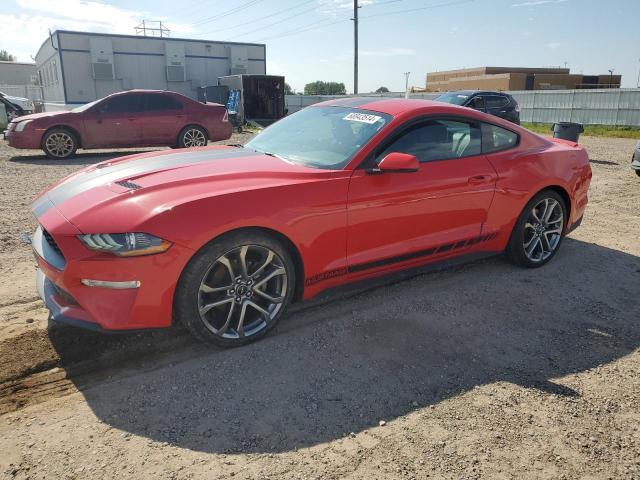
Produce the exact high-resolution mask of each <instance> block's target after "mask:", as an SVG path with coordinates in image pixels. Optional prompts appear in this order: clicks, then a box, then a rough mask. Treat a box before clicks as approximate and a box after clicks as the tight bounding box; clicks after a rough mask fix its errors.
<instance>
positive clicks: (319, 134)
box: [245, 107, 391, 169]
mask: <svg viewBox="0 0 640 480" xmlns="http://www.w3.org/2000/svg"><path fill="white" fill-rule="evenodd" d="M390 120H391V116H390V115H387V114H384V113H380V112H371V111H368V110H359V109H355V108H345V107H309V108H305V109H303V110H300V111H299V112H296V113H294V114H292V115H289V116H288V117H285V118H283V119H282V120H280V121H278V122H277V123H274V124H273V125H272V126H270V127H269V128H267V129H266V130H264V131H263V132H262V133H260V134H259V135H257V136H256V137H255V138H254V139H252V140H251V141H250V142H249V143H247V144H246V145H245V147H247V148H251V149H253V150H256V151H258V152H262V153H269V154H273V155H277V156H278V157H281V158H283V159H284V160H288V161H290V162H293V163H300V164H303V165H306V166H309V167H316V168H325V169H339V168H342V167H344V166H345V165H346V164H347V163H348V162H349V160H351V157H353V155H354V154H355V153H356V152H357V151H358V150H360V149H361V148H362V147H363V146H364V144H366V143H367V142H368V141H369V139H371V137H373V136H374V135H375V134H376V133H377V132H379V131H380V129H381V128H382V127H384V126H385V125H386V124H387V123H389V121H390Z"/></svg>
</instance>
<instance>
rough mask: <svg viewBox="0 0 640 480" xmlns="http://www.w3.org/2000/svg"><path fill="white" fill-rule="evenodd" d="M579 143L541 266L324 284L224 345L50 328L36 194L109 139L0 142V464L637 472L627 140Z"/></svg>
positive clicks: (452, 474)
mask: <svg viewBox="0 0 640 480" xmlns="http://www.w3.org/2000/svg"><path fill="white" fill-rule="evenodd" d="M242 140H243V139H242V138H234V139H232V140H231V141H230V142H236V141H240V142H241V141H242ZM581 143H583V144H584V146H585V147H586V148H587V150H588V151H589V154H590V157H591V159H592V168H593V173H594V176H593V182H592V186H591V193H590V204H589V208H588V210H587V214H586V216H585V219H584V222H583V224H582V226H581V227H580V228H579V229H578V230H576V231H575V232H574V233H572V234H571V235H570V236H569V237H568V238H567V239H566V240H565V242H564V244H563V246H562V249H561V252H560V253H559V255H558V256H557V257H556V258H555V259H554V260H553V262H551V263H550V264H549V265H547V266H545V267H544V268H541V269H537V270H523V269H518V268H515V267H513V266H512V265H511V264H509V263H508V262H507V261H506V260H505V259H504V258H502V257H495V258H492V259H488V260H483V261H478V262H474V263H470V264H466V265H462V266H457V267H454V268H450V269H447V270H443V271H437V272H433V273H427V274H421V275H418V276H414V277H412V278H409V279H405V280H403V281H396V282H393V283H386V284H383V285H378V286H376V287H370V288H367V289H362V288H360V289H357V290H353V291H349V292H342V293H340V294H334V295H332V296H330V297H327V298H324V299H322V300H318V301H314V302H312V303H309V304H303V305H300V306H296V308H294V309H293V310H292V311H291V312H290V313H289V314H288V316H287V317H286V318H284V319H283V320H282V322H281V325H280V326H279V327H278V328H277V329H276V331H275V332H274V333H273V334H271V335H270V336H269V337H267V338H266V339H264V340H262V341H260V342H258V343H256V344H253V345H250V346H247V347H243V348H239V349H233V350H219V349H215V348H210V347H206V346H203V345H201V344H199V343H197V342H195V341H193V340H192V339H191V338H190V337H189V336H188V335H187V334H186V333H185V332H183V331H182V330H180V329H178V328H174V329H171V330H168V331H163V332H156V333H148V334H137V335H120V336H101V335H96V334H92V333H89V332H85V331H81V330H76V329H72V328H63V327H57V328H50V329H47V320H46V311H45V309H44V308H43V305H42V303H41V301H40V300H39V299H38V298H37V297H36V294H35V291H34V275H33V269H34V262H33V260H32V253H31V252H30V250H29V248H27V247H26V246H25V245H23V244H21V243H20V241H19V234H20V233H21V232H25V231H26V232H29V231H32V230H33V229H34V228H35V223H34V220H33V218H32V217H31V213H30V210H29V204H30V199H31V198H32V197H33V196H34V195H35V194H36V193H37V192H39V191H40V190H41V189H43V188H45V187H46V186H47V185H48V184H50V183H51V182H53V181H55V180H56V179H58V178H60V177H62V176H64V175H67V174H69V173H71V172H73V171H74V170H76V169H78V168H80V167H82V166H84V165H87V164H90V163H94V162H97V161H100V160H104V159H106V158H109V157H112V156H116V155H121V154H123V152H117V153H114V152H99V153H96V152H84V153H81V154H80V155H78V157H76V158H75V159H73V160H68V161H61V162H58V161H48V160H45V159H44V158H43V157H42V156H41V154H39V153H38V152H24V151H16V150H13V149H11V148H8V147H7V146H6V144H4V143H3V142H0V179H1V180H2V181H1V182H0V193H1V195H0V478H17V479H26V478H30V479H36V478H46V479H50V478H55V479H58V478H61V479H65V478H68V479H87V478H91V479H93V478H115V477H117V478H136V479H146V478H154V479H165V478H166V479H183V478H184V479H188V478H225V479H226V478H232V477H233V478H251V479H268V478H269V479H276V478H277V479H279V478H287V479H289V478H310V479H311V478H313V479H334V478H354V479H355V478H358V479H372V478H388V479H396V478H402V479H431V478H447V479H462V478H468V479H479V478H487V479H523V478H532V479H533V478H535V479H538V478H545V479H635V480H638V479H640V296H639V295H638V287H639V286H640V258H639V256H640V241H639V238H640V213H639V212H640V210H639V208H640V178H638V177H637V176H636V175H635V174H634V173H633V172H632V171H631V170H630V168H629V162H630V156H631V153H632V151H633V146H634V144H635V140H629V139H604V138H589V137H584V138H583V139H581Z"/></svg>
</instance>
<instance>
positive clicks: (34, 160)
mask: <svg viewBox="0 0 640 480" xmlns="http://www.w3.org/2000/svg"><path fill="white" fill-rule="evenodd" d="M155 150H157V149H151V150H138V149H136V150H119V151H108V152H94V151H80V152H78V153H76V154H75V155H74V156H73V157H71V158H65V159H62V160H56V159H52V158H47V157H46V156H45V154H44V153H42V154H36V155H14V156H12V157H10V158H9V161H10V162H15V163H25V164H31V165H78V166H81V165H90V164H92V163H98V162H104V161H105V160H111V159H112V158H118V157H125V156H128V155H137V154H139V153H146V152H152V151H155Z"/></svg>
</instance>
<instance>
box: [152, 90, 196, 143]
mask: <svg viewBox="0 0 640 480" xmlns="http://www.w3.org/2000/svg"><path fill="white" fill-rule="evenodd" d="M143 97H144V99H143V101H144V108H143V110H144V111H143V112H142V114H141V116H142V119H143V122H142V139H143V142H144V143H145V144H147V145H174V144H175V143H176V142H177V139H178V133H180V130H181V129H182V127H184V126H185V111H184V110H185V107H184V105H183V104H182V102H180V101H179V100H178V99H177V98H176V97H174V96H173V95H170V94H165V93H147V94H145V95H143Z"/></svg>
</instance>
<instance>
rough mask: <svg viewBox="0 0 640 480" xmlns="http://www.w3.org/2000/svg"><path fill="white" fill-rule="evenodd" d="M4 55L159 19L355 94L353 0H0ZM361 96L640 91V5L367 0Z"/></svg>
mask: <svg viewBox="0 0 640 480" xmlns="http://www.w3.org/2000/svg"><path fill="white" fill-rule="evenodd" d="M1 3H2V10H1V11H2V13H0V25H2V29H0V49H6V50H7V51H9V52H10V53H12V54H14V55H16V56H17V57H18V60H20V61H31V58H32V56H35V54H36V52H37V50H38V48H39V47H40V45H41V44H42V43H43V41H44V40H45V39H46V38H47V35H48V31H49V30H51V31H54V30H56V29H66V30H80V31H93V32H108V33H123V34H135V31H134V27H135V26H136V25H138V24H139V23H140V21H141V20H142V19H147V20H162V21H163V22H164V23H165V24H166V25H167V26H168V27H169V28H170V30H171V36H172V37H179V38H198V39H206V40H231V41H237V42H245V41H246V42H257V43H265V44H266V45H267V73H268V74H272V75H284V76H285V77H286V81H287V82H288V83H289V84H290V85H291V86H292V88H294V89H295V90H298V91H302V90H303V89H304V85H305V84H306V83H309V82H313V81H315V80H324V81H337V82H344V84H345V85H346V87H347V90H348V91H349V92H351V91H352V90H353V22H352V21H351V20H350V18H351V17H352V16H353V0H295V1H294V0H180V1H175V0H170V1H165V0H1ZM359 4H360V5H361V8H360V9H359V16H360V22H359V31H360V34H359V45H360V58H359V63H360V68H359V91H360V93H363V92H370V91H374V90H375V89H377V88H378V87H380V86H386V87H387V88H389V89H390V90H391V91H403V90H404V82H405V77H404V72H410V76H409V85H411V86H417V87H424V85H425V76H426V73H427V72H431V71H437V70H450V69H457V68H465V67H467V68H469V67H480V66H511V67H550V66H565V62H566V66H567V67H569V68H571V71H572V72H574V73H581V72H582V73H585V74H603V73H604V74H606V73H607V72H608V70H609V69H612V68H613V69H614V71H615V73H616V74H622V86H623V87H628V88H631V87H636V84H637V81H638V72H639V68H640V23H639V22H638V20H639V19H640V0H605V1H602V0H360V1H359Z"/></svg>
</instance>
